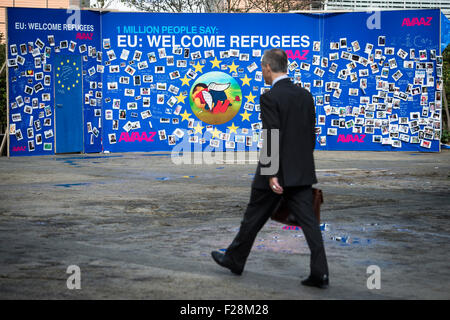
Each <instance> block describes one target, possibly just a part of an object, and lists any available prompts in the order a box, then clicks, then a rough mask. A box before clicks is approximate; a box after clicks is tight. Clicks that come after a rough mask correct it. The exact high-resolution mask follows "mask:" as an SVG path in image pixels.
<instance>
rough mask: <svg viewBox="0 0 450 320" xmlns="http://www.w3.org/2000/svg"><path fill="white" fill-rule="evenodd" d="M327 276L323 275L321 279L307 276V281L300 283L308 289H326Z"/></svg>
mask: <svg viewBox="0 0 450 320" xmlns="http://www.w3.org/2000/svg"><path fill="white" fill-rule="evenodd" d="M328 283H329V282H328V276H327V275H326V274H325V275H323V277H322V278H317V277H313V276H309V277H308V279H305V280H303V281H302V285H304V286H308V287H317V288H320V289H326V288H328Z"/></svg>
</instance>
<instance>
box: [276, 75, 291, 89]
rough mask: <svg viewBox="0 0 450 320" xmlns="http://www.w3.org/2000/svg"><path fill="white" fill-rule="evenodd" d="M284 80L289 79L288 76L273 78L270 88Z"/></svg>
mask: <svg viewBox="0 0 450 320" xmlns="http://www.w3.org/2000/svg"><path fill="white" fill-rule="evenodd" d="M286 78H289V76H288V75H287V74H284V75H282V76H279V77H277V78H275V79H274V80H273V81H272V87H273V86H274V85H275V83H277V82H278V81H280V80H283V79H286Z"/></svg>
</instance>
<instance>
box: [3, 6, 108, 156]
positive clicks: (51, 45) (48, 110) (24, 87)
mask: <svg viewBox="0 0 450 320" xmlns="http://www.w3.org/2000/svg"><path fill="white" fill-rule="evenodd" d="M7 10H8V11H7V17H8V73H9V75H8V76H9V77H8V80H9V130H10V146H9V151H10V155H11V156H29V155H49V154H54V153H55V140H57V139H58V137H57V136H56V129H55V91H56V90H58V89H62V86H63V85H64V84H62V83H61V82H59V81H61V80H59V78H60V77H61V76H63V73H64V72H63V71H64V70H63V69H64V66H65V65H67V64H68V62H70V63H74V62H73V61H72V59H70V57H71V56H73V57H75V56H82V59H81V60H82V62H81V66H78V64H77V66H76V68H78V69H79V70H77V71H79V73H77V74H76V76H78V75H79V76H78V78H79V79H80V80H78V79H77V80H75V79H74V81H73V83H70V85H68V84H67V83H66V86H65V87H64V88H63V90H66V92H67V94H70V89H71V88H73V89H77V87H78V86H82V89H83V91H82V92H83V93H82V95H83V97H80V99H79V101H77V102H74V106H77V108H79V110H80V112H82V117H83V122H84V123H91V124H92V129H90V130H89V132H88V130H87V126H86V125H84V126H83V127H84V130H83V132H84V134H83V137H82V138H83V141H84V143H83V144H84V148H83V149H84V150H83V151H84V152H86V153H87V152H100V151H102V145H101V139H102V135H101V102H102V97H101V94H102V90H101V84H102V82H101V73H100V72H101V71H102V70H101V64H102V63H101V58H102V57H101V46H100V43H101V41H100V36H101V35H100V18H99V14H98V13H96V12H90V11H81V12H80V11H78V12H76V11H72V10H61V9H29V8H8V9H7ZM78 13H79V15H77V14H78ZM62 55H64V56H65V57H67V60H64V61H63V62H60V63H59V64H58V65H56V64H55V62H54V61H55V60H56V57H57V56H62ZM64 63H65V64H64ZM98 66H100V68H99V67H98ZM81 79H82V80H81ZM58 82H59V83H58ZM98 85H100V87H99V86H98ZM83 98H84V99H85V100H83ZM96 109H98V110H97V116H96V113H95V110H96ZM81 110H82V111H81ZM62 131H64V128H62ZM79 131H80V132H81V128H80V130H79ZM69 134H70V133H69Z"/></svg>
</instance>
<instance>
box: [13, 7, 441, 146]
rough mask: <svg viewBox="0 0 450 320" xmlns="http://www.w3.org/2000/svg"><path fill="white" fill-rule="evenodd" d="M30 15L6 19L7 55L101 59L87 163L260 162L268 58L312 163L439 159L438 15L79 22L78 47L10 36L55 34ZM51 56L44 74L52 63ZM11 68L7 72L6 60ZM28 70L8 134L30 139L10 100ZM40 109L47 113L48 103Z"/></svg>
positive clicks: (89, 108)
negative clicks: (118, 156) (34, 49)
mask: <svg viewBox="0 0 450 320" xmlns="http://www.w3.org/2000/svg"><path fill="white" fill-rule="evenodd" d="M27 10H29V11H27ZM34 10H36V9H9V11H8V27H9V45H10V46H11V45H12V44H16V46H17V48H19V46H20V44H21V43H27V44H28V42H31V41H32V42H33V43H35V42H36V41H37V38H39V39H42V40H47V36H48V34H55V37H58V39H57V43H59V41H63V40H66V39H67V40H68V41H69V43H70V41H71V40H73V41H76V42H77V47H78V46H79V45H80V44H83V43H87V44H88V45H90V46H92V47H93V48H94V47H95V49H96V51H97V52H96V57H95V58H94V57H92V58H91V57H90V55H88V54H87V52H84V53H82V55H83V72H84V73H85V75H84V81H83V85H84V96H85V101H84V102H85V104H83V108H84V110H85V111H84V117H85V118H84V123H83V125H84V147H85V152H98V151H101V150H102V148H103V150H105V151H110V152H126V151H170V150H172V148H174V147H175V146H177V145H180V143H181V142H183V143H186V144H187V145H188V146H190V148H191V150H195V151H198V150H211V149H212V150H220V151H222V150H258V149H259V148H260V147H261V146H262V142H261V138H262V135H261V127H262V123H261V118H260V106H259V96H260V95H261V94H262V93H263V92H264V91H265V90H269V89H270V87H269V86H266V85H265V84H264V80H263V79H262V72H261V67H260V61H261V55H262V53H263V52H264V50H265V49H267V48H272V47H279V48H283V49H285V50H286V52H287V54H288V58H289V75H290V76H291V78H292V80H293V81H294V82H295V83H298V84H299V85H302V86H303V87H305V88H307V89H308V90H310V91H311V93H312V94H313V96H314V98H315V104H316V111H317V117H316V130H317V144H316V147H317V149H323V150H374V151H387V150H389V151H425V152H429V151H432V152H436V151H439V150H440V143H439V137H440V132H441V131H440V130H441V110H442V108H441V107H442V103H441V96H440V95H441V92H442V91H441V90H442V80H441V76H442V58H441V56H440V45H441V44H440V35H439V32H440V22H441V19H440V18H441V17H440V11H439V10H408V11H383V12H372V13H342V14H314V15H310V14H155V13H117V12H109V13H103V14H101V15H98V14H97V13H94V12H87V11H83V18H84V19H85V20H84V21H83V25H84V24H87V25H92V26H94V29H95V31H94V35H93V40H89V41H88V40H74V39H76V36H77V32H62V31H61V34H59V33H56V32H53V31H52V32H48V31H47V32H45V31H42V33H38V32H37V31H34V30H33V31H32V30H26V32H25V31H24V30H20V31H19V30H15V29H14V27H15V26H16V25H15V22H16V21H27V20H30V21H36V20H39V21H41V23H44V22H48V21H61V22H60V23H62V24H63V23H65V22H64V21H65V20H66V19H67V14H66V13H65V10H59V12H60V15H58V14H55V15H54V16H52V15H50V14H47V13H46V14H45V15H44V14H43V15H41V18H38V15H37V14H36V13H34V12H35V11H34ZM40 10H44V9H40ZM44 11H45V12H47V11H48V12H56V11H58V10H44ZM58 19H59V20H58ZM44 20H45V21H44ZM86 21H89V22H86ZM100 26H101V29H100ZM100 30H101V35H100ZM53 50H54V47H50V51H51V53H52V54H51V55H50V58H47V61H48V62H47V63H48V64H51V62H52V60H51V57H52V56H53V55H54V54H58V53H55V52H54V51H53ZM65 50H66V52H67V49H65ZM19 52H20V51H19ZM98 52H101V53H102V56H99V55H98ZM19 55H20V54H19ZM28 55H29V56H30V54H28ZM9 57H10V58H14V56H12V55H11V52H9ZM101 58H102V59H101ZM16 60H17V57H16ZM30 60H31V59H30ZM85 60H87V61H85ZM26 62H28V61H26ZM32 62H33V65H31V66H30V67H28V68H31V67H32V66H34V61H32ZM30 63H31V62H30ZM85 64H86V65H85ZM92 67H94V70H95V71H96V72H95V73H92V70H93V69H92ZM54 69H55V68H54V67H53V68H52V72H54ZM26 70H27V69H26V68H24V66H22V65H20V64H19V65H18V67H10V68H9V74H10V78H9V79H10V84H9V86H10V100H9V102H10V124H12V125H14V124H15V128H11V127H10V130H11V129H15V130H16V131H17V128H21V129H22V132H25V134H26V133H27V130H28V129H29V127H30V126H31V122H30V120H29V119H28V118H29V117H28V115H27V114H26V113H25V114H23V112H22V111H23V110H24V105H26V103H24V104H22V106H21V107H19V106H18V105H17V100H16V98H17V96H18V95H22V96H25V97H27V94H26V93H24V85H25V84H26V81H27V80H28V79H24V81H22V82H23V83H22V82H20V81H18V79H19V75H20V74H21V72H22V71H26ZM89 70H91V73H89ZM44 74H45V72H44ZM12 77H15V81H12V80H13V79H12ZM45 89H46V88H44V90H45ZM48 91H49V92H50V91H51V89H50V88H48ZM42 92H46V91H41V92H40V94H41V93H42ZM38 98H41V95H39V97H38ZM51 99H53V97H51ZM19 100H20V99H19ZM14 102H16V105H14V108H13V104H14ZM45 104H48V105H51V108H53V105H52V100H50V101H45ZM43 106H44V104H43ZM27 109H28V110H29V108H27ZM47 109H48V108H47ZM45 110H46V109H45V106H44V117H43V118H44V120H45V118H46V113H45ZM40 112H41V110H40V106H39V108H38V109H36V110H34V109H33V116H34V119H37V118H39V115H40ZM17 113H21V115H22V119H18V116H17V115H16V116H15V119H14V120H15V121H13V119H12V114H17ZM34 113H36V115H34ZM41 116H42V115H41ZM48 117H50V118H51V117H52V115H49V116H48ZM94 127H95V129H96V130H95V132H96V135H95V134H94V133H93V129H94ZM11 133H12V132H11ZM16 136H17V134H12V135H11V144H10V152H11V155H32V154H43V153H44V154H51V153H52V152H53V153H54V148H53V149H52V150H49V151H43V150H40V149H38V148H37V146H35V150H34V151H30V150H29V149H28V144H27V143H28V141H29V140H31V138H30V139H27V136H26V135H23V138H22V139H21V140H19V141H17V139H16ZM91 137H93V138H91ZM56 139H57V137H56ZM91 139H93V140H91ZM49 141H52V140H49ZM44 142H46V141H44ZM48 143H50V142H48ZM19 146H25V147H21V148H20V149H19V148H17V147H19ZM14 150H19V151H14Z"/></svg>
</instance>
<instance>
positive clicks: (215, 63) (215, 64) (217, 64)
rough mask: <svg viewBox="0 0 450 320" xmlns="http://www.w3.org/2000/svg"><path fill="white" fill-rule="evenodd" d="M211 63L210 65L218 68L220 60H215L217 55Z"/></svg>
mask: <svg viewBox="0 0 450 320" xmlns="http://www.w3.org/2000/svg"><path fill="white" fill-rule="evenodd" d="M210 62H211V63H212V67H213V68H214V67H217V68H219V65H220V63H221V62H222V60H217V57H214V60H213V61H210ZM219 69H220V68H219Z"/></svg>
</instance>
